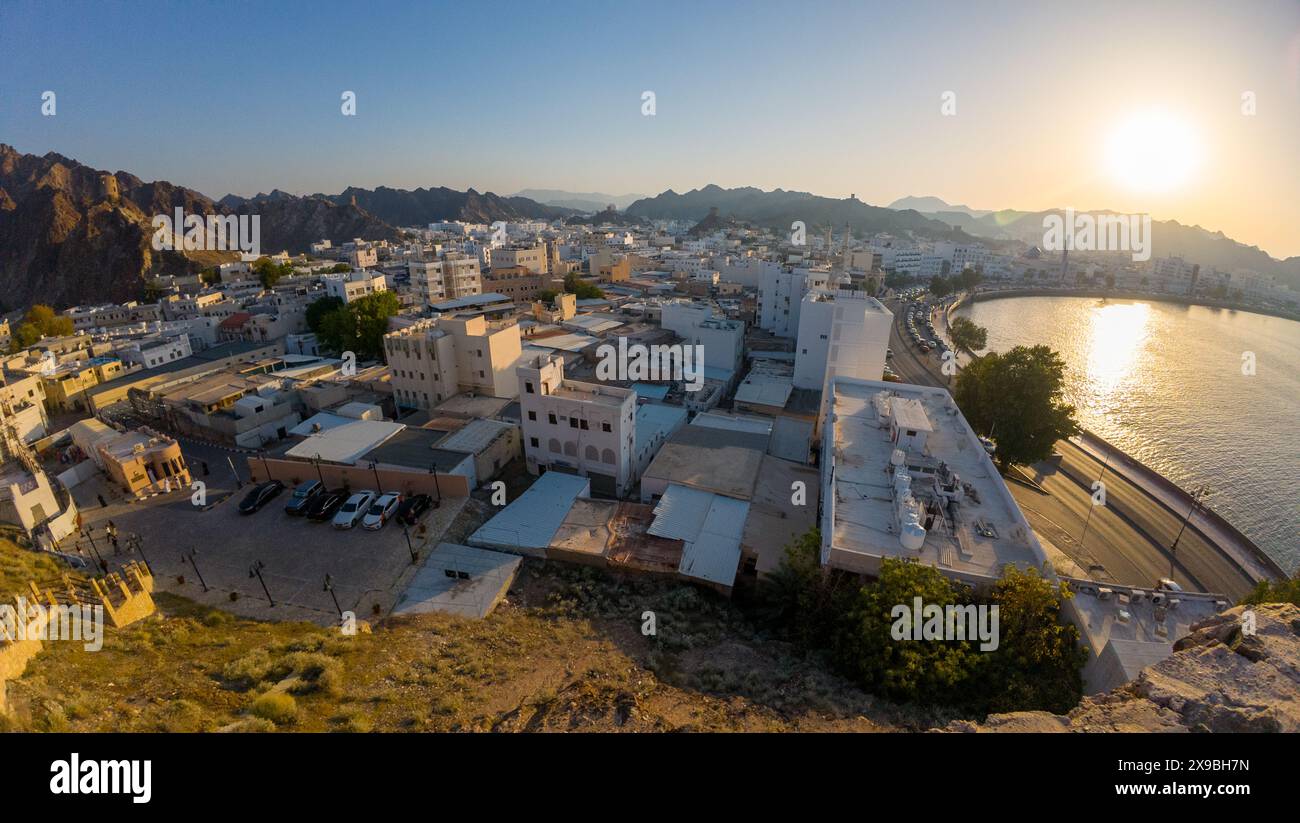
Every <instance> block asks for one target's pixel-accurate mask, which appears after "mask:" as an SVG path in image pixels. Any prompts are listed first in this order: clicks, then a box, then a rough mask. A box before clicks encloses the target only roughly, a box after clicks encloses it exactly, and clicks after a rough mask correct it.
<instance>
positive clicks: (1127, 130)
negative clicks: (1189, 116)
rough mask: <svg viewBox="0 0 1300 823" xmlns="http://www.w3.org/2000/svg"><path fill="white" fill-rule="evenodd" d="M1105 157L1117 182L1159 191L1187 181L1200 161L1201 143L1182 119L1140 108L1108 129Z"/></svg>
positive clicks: (1135, 187)
mask: <svg viewBox="0 0 1300 823" xmlns="http://www.w3.org/2000/svg"><path fill="white" fill-rule="evenodd" d="M1106 158H1107V162H1108V164H1109V166H1110V172H1111V174H1112V175H1113V176H1114V178H1115V181H1116V182H1117V183H1119V184H1120V185H1122V186H1124V187H1125V188H1129V189H1133V190H1134V191H1140V192H1162V191H1169V190H1171V189H1175V188H1177V187H1179V186H1182V185H1184V184H1185V183H1187V182H1188V180H1189V179H1190V178H1191V176H1192V174H1193V173H1194V172H1195V171H1196V168H1197V166H1198V165H1200V159H1201V146H1200V143H1199V141H1198V140H1197V136H1196V133H1195V131H1194V130H1193V129H1192V128H1191V127H1190V126H1189V125H1188V124H1187V123H1186V122H1185V121H1183V120H1180V119H1179V118H1177V117H1175V116H1173V115H1170V114H1166V113H1164V112H1142V113H1140V114H1135V115H1133V116H1131V117H1129V118H1128V119H1127V120H1125V121H1124V122H1122V123H1121V124H1120V125H1119V126H1118V127H1117V128H1116V129H1115V130H1114V131H1113V132H1111V135H1110V140H1109V141H1108V143H1107V146H1106Z"/></svg>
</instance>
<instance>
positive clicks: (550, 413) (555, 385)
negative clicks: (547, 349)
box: [517, 355, 636, 497]
mask: <svg viewBox="0 0 1300 823" xmlns="http://www.w3.org/2000/svg"><path fill="white" fill-rule="evenodd" d="M517 375H518V380H519V405H520V417H521V419H522V425H523V432H524V456H525V458H526V460H527V463H528V470H529V471H530V472H532V473H533V474H539V473H542V472H545V471H546V470H548V469H555V470H561V471H567V472H570V473H577V474H580V475H582V476H583V477H587V478H589V479H590V480H591V484H592V490H593V491H597V492H603V493H604V494H607V495H611V496H615V497H623V496H625V495H626V494H627V493H628V492H629V491H630V490H631V488H632V485H633V484H634V483H635V482H636V477H635V472H634V467H635V445H636V392H635V391H633V390H631V389H624V388H618V387H615V386H607V385H603V384H599V383H584V382H580V381H576V380H565V379H564V361H563V360H561V359H559V358H557V357H555V356H553V355H542V356H539V357H537V358H535V359H532V360H530V361H527V362H526V363H525V364H524V365H520V366H519V368H518V370H517Z"/></svg>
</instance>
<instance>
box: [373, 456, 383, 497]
mask: <svg viewBox="0 0 1300 823" xmlns="http://www.w3.org/2000/svg"><path fill="white" fill-rule="evenodd" d="M370 470H371V471H372V472H374V473H375V491H377V492H379V493H380V494H383V493H384V485H383V484H382V483H380V482H379V464H378V463H376V462H375V461H373V460H371V461H370Z"/></svg>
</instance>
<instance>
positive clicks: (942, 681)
mask: <svg viewBox="0 0 1300 823" xmlns="http://www.w3.org/2000/svg"><path fill="white" fill-rule="evenodd" d="M917 597H920V598H921V600H922V602H923V603H925V604H926V605H930V604H933V605H939V606H946V605H964V604H966V603H969V602H970V593H969V592H968V591H967V590H966V589H965V587H959V586H958V584H955V583H953V582H952V581H950V580H949V579H948V578H946V577H944V576H943V575H942V574H941V573H940V572H939V570H938V569H935V568H934V567H933V566H926V565H923V564H921V563H917V562H915V561H912V560H900V559H896V558H885V559H884V560H882V561H881V567H880V576H879V578H878V579H877V580H876V581H875V582H874V583H873V584H871V585H867V586H863V587H862V589H861V590H860V591H859V592H858V596H857V600H856V602H855V603H854V604H853V606H852V607H851V608H850V610H849V612H848V613H847V614H846V615H845V622H844V626H843V628H842V629H841V630H840V631H839V632H837V633H836V634H835V636H834V641H833V647H832V651H831V654H832V660H833V661H834V662H835V664H836V667H837V668H839V669H840V670H841V671H842V672H844V673H845V674H846V675H848V676H850V677H852V678H853V679H855V680H856V681H858V682H859V683H861V684H862V686H863V687H864V688H866V689H868V690H870V691H872V692H875V693H877V694H882V695H885V696H887V697H890V698H892V699H894V700H907V701H914V700H915V701H923V702H930V703H952V702H956V701H955V699H954V698H957V699H959V695H958V693H959V692H960V688H959V687H960V685H961V684H962V683H963V681H965V680H966V678H967V677H968V676H969V674H970V672H971V671H972V669H973V668H974V667H975V665H976V663H975V659H974V658H975V655H976V654H978V651H977V648H976V644H975V642H974V641H931V642H917V641H912V640H896V639H894V637H893V634H892V629H893V625H894V620H895V618H894V616H893V610H894V607H896V606H900V605H901V606H906V607H908V608H909V609H910V608H912V605H913V600H914V598H917Z"/></svg>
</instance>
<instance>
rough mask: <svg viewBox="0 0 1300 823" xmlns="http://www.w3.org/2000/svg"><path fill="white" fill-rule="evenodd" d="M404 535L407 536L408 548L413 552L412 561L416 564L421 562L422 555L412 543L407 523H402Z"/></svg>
mask: <svg viewBox="0 0 1300 823" xmlns="http://www.w3.org/2000/svg"><path fill="white" fill-rule="evenodd" d="M402 536H403V537H405V538H406V550H407V551H408V552H410V553H411V563H412V565H414V564H415V563H417V562H419V560H420V555H418V554H416V552H415V547H413V546H412V545H411V533H410V531H408V530H407V528H406V524H405V523H403V524H402Z"/></svg>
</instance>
